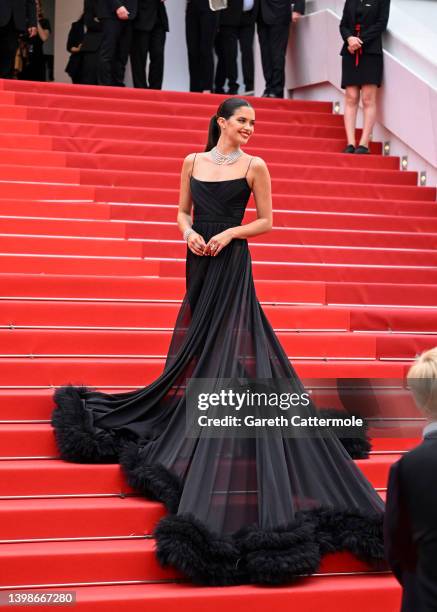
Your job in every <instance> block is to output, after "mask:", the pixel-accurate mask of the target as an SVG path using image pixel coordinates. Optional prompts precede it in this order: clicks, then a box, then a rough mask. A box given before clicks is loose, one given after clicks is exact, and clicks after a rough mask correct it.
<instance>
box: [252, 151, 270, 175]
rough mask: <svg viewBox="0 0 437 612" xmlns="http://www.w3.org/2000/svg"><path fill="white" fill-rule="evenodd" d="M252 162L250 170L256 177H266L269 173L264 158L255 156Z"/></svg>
mask: <svg viewBox="0 0 437 612" xmlns="http://www.w3.org/2000/svg"><path fill="white" fill-rule="evenodd" d="M251 159H252V161H251V162H250V170H251V171H252V173H253V174H254V175H258V176H259V175H263V174H264V175H265V174H268V173H269V170H268V167H267V164H266V162H265V161H264V160H263V158H262V157H258V156H256V155H254V156H253V157H251Z"/></svg>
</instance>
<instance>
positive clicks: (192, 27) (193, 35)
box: [185, 1, 202, 91]
mask: <svg viewBox="0 0 437 612" xmlns="http://www.w3.org/2000/svg"><path fill="white" fill-rule="evenodd" d="M185 38H186V41H187V52H188V70H189V72H190V91H202V89H201V84H200V13H199V7H198V6H197V5H195V4H194V3H193V1H191V2H188V3H187V8H186V13H185Z"/></svg>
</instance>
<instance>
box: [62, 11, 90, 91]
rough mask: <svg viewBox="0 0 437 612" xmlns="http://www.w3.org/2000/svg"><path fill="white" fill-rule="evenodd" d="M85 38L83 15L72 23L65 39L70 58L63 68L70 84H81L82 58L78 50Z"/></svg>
mask: <svg viewBox="0 0 437 612" xmlns="http://www.w3.org/2000/svg"><path fill="white" fill-rule="evenodd" d="M84 36H85V15H84V13H82V15H81V16H80V17H79V19H78V20H77V21H73V23H72V24H71V27H70V31H69V33H68V38H67V51H68V53H70V58H69V60H68V62H67V65H66V66H65V72H66V73H67V74H68V75H69V77H70V78H71V81H72V83H81V82H82V56H81V54H80V50H81V47H82V43H83V39H84Z"/></svg>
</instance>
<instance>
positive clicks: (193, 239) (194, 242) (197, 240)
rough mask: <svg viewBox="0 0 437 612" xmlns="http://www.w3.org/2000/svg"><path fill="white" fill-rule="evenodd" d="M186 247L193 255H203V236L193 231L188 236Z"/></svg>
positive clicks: (204, 245)
mask: <svg viewBox="0 0 437 612" xmlns="http://www.w3.org/2000/svg"><path fill="white" fill-rule="evenodd" d="M187 245H188V248H189V249H190V251H192V252H193V253H194V254H195V255H204V250H205V247H206V244H205V240H204V238H203V236H201V235H200V234H198V233H197V232H194V231H193V232H192V233H191V234H190V235H189V236H188V240H187Z"/></svg>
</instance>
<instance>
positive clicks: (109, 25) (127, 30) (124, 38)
mask: <svg viewBox="0 0 437 612" xmlns="http://www.w3.org/2000/svg"><path fill="white" fill-rule="evenodd" d="M102 29H103V40H102V44H101V45H100V49H99V59H98V81H99V85H118V86H122V85H123V84H124V71H125V68H126V63H127V60H128V56H129V49H130V42H131V34H132V22H131V21H122V20H121V19H102Z"/></svg>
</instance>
